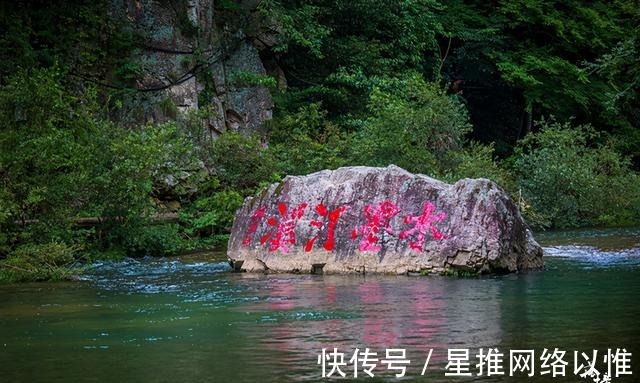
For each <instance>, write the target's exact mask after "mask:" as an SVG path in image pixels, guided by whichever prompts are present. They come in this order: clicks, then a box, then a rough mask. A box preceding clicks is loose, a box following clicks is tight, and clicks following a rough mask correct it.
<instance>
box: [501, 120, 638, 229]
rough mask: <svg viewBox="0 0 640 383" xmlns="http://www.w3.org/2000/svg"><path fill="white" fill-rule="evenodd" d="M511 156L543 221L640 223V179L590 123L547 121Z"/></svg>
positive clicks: (561, 225) (565, 224) (521, 184)
mask: <svg viewBox="0 0 640 383" xmlns="http://www.w3.org/2000/svg"><path fill="white" fill-rule="evenodd" d="M539 127H540V130H539V131H538V132H537V133H533V134H529V135H528V136H527V137H525V138H524V139H523V140H522V141H521V142H520V143H519V145H518V147H517V148H516V152H515V154H514V156H513V158H512V159H511V160H512V161H513V167H514V170H515V172H516V176H517V178H518V187H519V188H520V190H521V193H522V196H523V198H524V200H526V201H527V202H528V203H530V204H531V206H532V208H533V210H534V211H535V212H536V213H537V214H538V216H539V218H541V220H540V219H539V222H538V225H548V226H551V227H557V228H566V227H578V226H592V225H628V224H634V223H639V222H640V183H639V182H638V180H639V178H638V174H637V173H634V172H633V171H632V170H631V169H630V164H629V161H627V160H626V159H624V158H622V157H621V156H620V155H619V154H618V153H617V152H615V151H614V150H612V149H611V147H610V146H609V145H608V142H607V140H606V137H605V136H603V135H602V134H598V133H596V132H595V131H594V130H593V128H591V127H590V126H584V125H582V126H577V127H573V126H571V124H570V123H564V124H561V123H558V122H555V121H553V120H552V121H544V120H543V121H541V122H540V123H539Z"/></svg>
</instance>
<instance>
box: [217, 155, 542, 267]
mask: <svg viewBox="0 0 640 383" xmlns="http://www.w3.org/2000/svg"><path fill="white" fill-rule="evenodd" d="M228 256H229V262H230V263H231V265H232V266H233V267H234V268H235V269H236V270H246V271H267V270H272V271H278V272H303V273H304V272H306V273H308V272H324V273H350V272H357V273H364V272H375V273H395V274H405V273H414V272H419V273H425V274H426V273H463V274H475V273H506V272H514V271H523V270H529V269H539V268H541V267H542V266H543V260H542V249H541V248H540V246H539V245H538V244H537V243H536V241H535V240H534V239H533V236H532V234H531V230H530V229H529V227H528V226H527V224H526V223H525V221H524V220H523V219H522V216H521V215H520V212H519V210H518V208H517V206H516V204H515V203H514V202H513V201H512V200H511V198H510V197H509V195H507V193H506V192H505V191H504V190H503V189H501V188H500V187H499V186H498V185H497V184H495V183H494V182H492V181H489V180H487V179H463V180H460V181H458V182H456V183H455V184H453V185H450V184H446V183H444V182H441V181H438V180H435V179H433V178H430V177H427V176H424V175H421V174H411V173H409V172H407V171H405V170H403V169H401V168H399V167H397V166H394V165H391V166H389V167H387V168H373V167H360V166H357V167H344V168H340V169H337V170H323V171H320V172H317V173H313V174H309V175H306V176H288V177H286V178H285V179H284V180H283V181H282V182H280V183H276V184H273V185H271V186H270V187H269V188H268V189H266V190H265V191H263V192H262V193H261V194H260V195H258V196H256V197H249V198H247V199H246V200H245V201H244V204H243V206H242V208H240V209H239V210H238V212H237V213H236V217H235V220H234V222H233V228H232V231H231V238H230V239H229V249H228Z"/></svg>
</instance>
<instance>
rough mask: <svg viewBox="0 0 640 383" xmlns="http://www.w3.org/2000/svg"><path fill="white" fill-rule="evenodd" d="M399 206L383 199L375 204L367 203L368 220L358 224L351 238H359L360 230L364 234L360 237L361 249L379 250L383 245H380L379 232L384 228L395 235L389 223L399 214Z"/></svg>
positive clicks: (366, 213)
mask: <svg viewBox="0 0 640 383" xmlns="http://www.w3.org/2000/svg"><path fill="white" fill-rule="evenodd" d="M398 212H400V210H399V209H398V207H397V206H396V205H395V204H393V203H392V202H389V201H383V202H380V203H378V204H375V205H365V207H364V217H365V219H366V220H367V223H365V224H364V225H362V226H358V227H357V228H355V229H354V230H353V231H352V232H351V238H352V239H356V238H358V232H360V234H361V235H362V237H361V238H360V245H359V246H358V249H359V250H360V251H379V250H380V249H381V248H382V247H381V246H380V245H378V240H379V239H380V238H379V237H378V234H379V233H380V230H381V229H383V230H384V231H386V232H387V233H389V234H391V235H393V229H391V226H390V225H389V223H390V222H391V218H393V217H394V216H395V215H396V214H398Z"/></svg>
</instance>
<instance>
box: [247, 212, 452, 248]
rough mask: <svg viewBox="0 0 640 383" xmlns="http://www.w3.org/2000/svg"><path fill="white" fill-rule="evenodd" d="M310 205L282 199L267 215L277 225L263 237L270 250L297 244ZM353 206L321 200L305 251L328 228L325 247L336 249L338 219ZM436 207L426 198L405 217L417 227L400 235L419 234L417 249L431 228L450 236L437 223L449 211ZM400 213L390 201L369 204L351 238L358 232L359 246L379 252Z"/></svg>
mask: <svg viewBox="0 0 640 383" xmlns="http://www.w3.org/2000/svg"><path fill="white" fill-rule="evenodd" d="M307 206H308V204H307V203H306V202H304V203H301V204H299V205H298V206H297V207H295V208H294V209H292V210H291V211H289V210H288V208H287V205H286V204H285V203H283V202H281V203H279V204H278V215H276V216H272V217H269V218H268V219H267V224H268V225H269V226H272V227H273V228H274V229H273V230H271V231H269V232H268V233H266V234H264V235H263V236H262V237H261V238H260V245H264V244H265V243H267V241H268V242H269V244H268V248H269V251H276V250H279V251H280V252H282V253H288V252H289V249H290V246H293V245H295V244H296V235H295V227H296V224H297V222H298V221H299V220H300V219H301V218H302V217H303V216H304V214H305V212H306V209H307ZM349 209H350V206H346V205H343V206H340V207H339V208H337V209H334V210H331V211H330V210H329V209H327V207H326V206H325V205H324V204H322V203H319V204H317V205H316V206H315V207H314V209H313V210H314V211H315V213H316V214H317V215H318V216H319V217H318V218H317V219H313V220H311V221H310V222H309V226H312V227H315V228H317V229H318V230H317V232H316V233H315V235H314V236H313V237H312V238H310V239H308V240H307V241H306V243H305V247H304V251H305V252H310V251H311V250H312V249H313V246H314V244H315V242H316V240H317V239H318V238H319V237H320V235H321V233H323V232H326V239H325V241H324V243H323V244H322V247H323V248H324V249H325V250H327V251H333V249H334V245H335V231H336V227H337V225H338V221H339V220H340V217H341V215H342V214H343V213H344V212H345V211H347V210H349ZM435 210H436V207H435V205H434V204H433V203H431V202H425V203H424V205H423V211H422V214H421V215H419V216H415V217H414V216H412V215H408V216H406V217H405V218H404V220H403V222H404V223H405V224H413V227H411V228H409V229H407V230H404V231H401V232H400V233H399V234H397V238H399V239H406V238H409V237H410V236H414V235H415V240H412V241H410V242H409V247H410V248H411V249H412V250H414V251H417V252H422V248H423V246H424V241H425V238H426V236H427V232H430V233H431V236H432V237H433V239H435V240H438V241H439V240H443V239H446V238H447V237H446V236H445V235H444V234H443V233H442V232H441V231H440V230H438V228H437V227H436V226H435V223H436V222H439V221H442V220H443V219H445V218H446V217H447V215H446V213H444V212H440V213H437V214H434V212H435ZM265 212H266V207H260V208H258V209H256V210H255V211H254V212H253V214H252V215H251V218H250V220H249V227H248V229H247V233H246V236H245V238H244V239H243V241H242V245H244V246H248V245H249V244H250V243H251V241H252V240H253V236H254V234H255V233H256V231H257V229H258V226H259V224H260V222H261V221H262V220H263V219H264V216H265ZM398 213H400V209H399V208H398V207H397V206H396V205H395V204H394V203H393V202H390V201H382V202H379V203H376V204H368V205H365V207H364V218H365V220H366V222H365V223H364V224H363V225H360V226H357V227H356V228H355V229H353V230H352V231H351V239H353V240H357V239H358V236H360V240H359V243H358V250H360V251H368V252H377V251H379V250H380V249H382V246H381V245H380V243H379V242H380V239H381V235H382V234H383V233H385V232H386V233H388V234H389V235H391V236H396V234H395V233H394V231H393V228H392V227H391V220H392V219H393V218H394V217H395V216H396V215H398ZM416 233H417V235H416Z"/></svg>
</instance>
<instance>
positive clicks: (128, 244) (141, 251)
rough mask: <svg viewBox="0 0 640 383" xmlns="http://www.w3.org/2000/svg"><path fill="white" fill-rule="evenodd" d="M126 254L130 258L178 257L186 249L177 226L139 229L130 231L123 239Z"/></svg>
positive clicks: (166, 225) (168, 225) (169, 225)
mask: <svg viewBox="0 0 640 383" xmlns="http://www.w3.org/2000/svg"><path fill="white" fill-rule="evenodd" d="M121 242H122V246H123V248H124V250H125V251H126V254H127V255H128V256H130V257H144V256H154V257H163V256H170V255H176V254H178V253H180V252H181V251H184V250H185V249H186V244H185V241H184V239H183V238H182V236H181V235H180V227H179V226H178V225H176V224H163V225H153V226H142V227H137V228H135V229H134V230H131V231H128V232H127V233H126V234H125V235H124V236H123V238H122V239H121Z"/></svg>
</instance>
